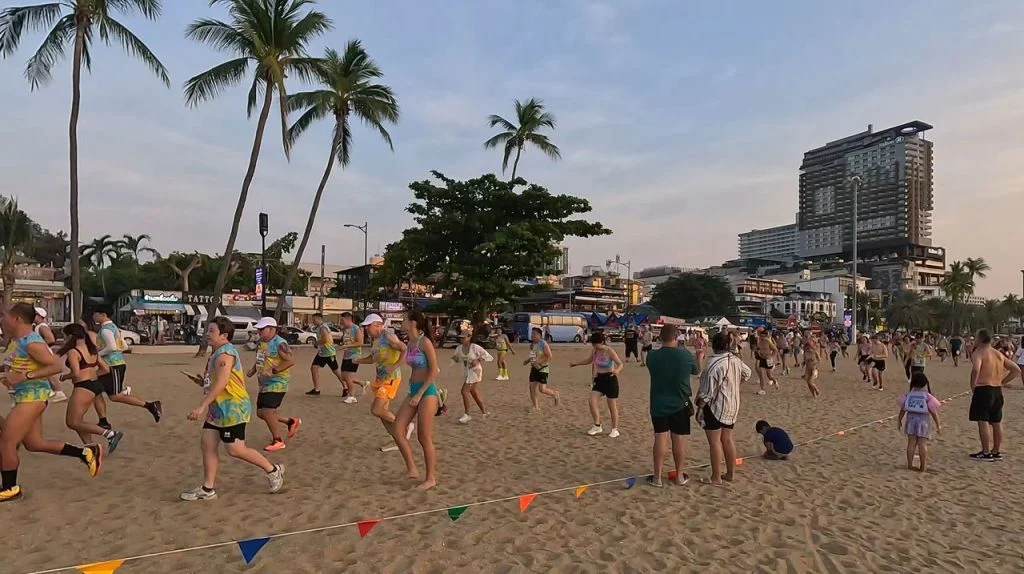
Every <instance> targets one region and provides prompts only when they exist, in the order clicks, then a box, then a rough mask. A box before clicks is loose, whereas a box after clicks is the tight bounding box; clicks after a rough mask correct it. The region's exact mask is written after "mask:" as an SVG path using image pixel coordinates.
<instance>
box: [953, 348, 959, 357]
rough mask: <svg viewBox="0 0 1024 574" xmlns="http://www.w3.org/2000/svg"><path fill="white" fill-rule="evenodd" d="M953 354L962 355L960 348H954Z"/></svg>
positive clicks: (955, 355)
mask: <svg viewBox="0 0 1024 574" xmlns="http://www.w3.org/2000/svg"><path fill="white" fill-rule="evenodd" d="M953 356H954V357H959V356H960V349H953Z"/></svg>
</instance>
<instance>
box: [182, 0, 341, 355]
mask: <svg viewBox="0 0 1024 574" xmlns="http://www.w3.org/2000/svg"><path fill="white" fill-rule="evenodd" d="M312 3H313V2H311V0H210V5H211V6H213V5H222V6H224V7H226V8H227V10H228V15H229V16H230V23H229V22H222V21H220V20H214V19H209V18H201V19H199V20H196V21H195V22H193V23H192V24H191V25H189V27H188V30H187V31H186V33H185V35H186V36H187V37H188V38H191V39H193V40H195V41H197V42H200V43H202V44H207V45H209V46H210V47H212V48H214V49H215V50H217V51H220V52H227V53H229V54H231V55H233V56H234V58H233V59H231V60H228V61H226V62H224V63H221V64H218V65H216V66H214V67H212V68H210V69H209V70H207V71H205V72H203V73H201V74H199V75H198V76H195V77H194V78H192V79H190V80H188V81H187V82H185V99H186V100H187V101H188V103H189V105H190V106H196V105H198V104H199V103H201V102H205V101H208V100H212V99H213V98H214V97H216V96H217V95H219V94H220V93H221V92H222V91H223V90H224V89H225V88H227V87H229V86H233V85H235V84H238V83H240V82H241V81H242V80H243V79H244V78H245V76H246V74H247V73H248V72H249V67H250V65H252V66H254V67H255V73H254V74H253V76H252V85H251V87H250V88H249V97H248V102H247V107H246V111H247V113H248V114H249V117H252V112H253V110H255V109H256V107H257V105H258V104H257V101H256V100H257V97H258V95H259V93H260V91H262V92H263V104H262V105H261V106H260V115H259V119H258V120H257V123H256V135H255V136H254V138H253V143H252V151H251V153H250V154H249V167H248V169H246V172H245V177H244V178H243V179H242V190H241V192H240V193H239V194H238V203H237V205H236V206H235V216H234V219H233V220H232V222H231V233H230V234H229V235H228V243H227V246H226V247H225V248H224V260H223V262H222V263H221V267H220V272H219V273H218V274H217V282H216V284H215V285H214V288H213V289H214V298H213V302H212V303H211V304H210V307H209V310H208V311H207V312H208V314H209V316H210V317H213V316H214V315H215V314H216V310H217V305H218V304H219V300H220V295H221V293H222V292H223V291H224V284H225V283H226V282H227V279H228V271H229V270H230V269H231V256H232V254H233V253H234V252H235V239H236V238H237V237H238V227H239V225H240V224H241V221H242V213H243V212H244V211H245V201H246V199H247V198H248V196H249V186H250V185H251V184H252V179H253V176H254V175H255V173H256V164H257V162H258V161H259V157H260V146H261V145H262V144H263V132H264V130H265V129H266V127H267V118H268V117H269V116H270V108H271V106H272V104H273V100H274V94H275V93H276V94H277V95H278V105H279V107H280V108H281V139H282V143H283V145H284V152H285V156H286V157H287V156H289V142H288V137H287V122H288V93H287V90H286V89H285V85H284V81H285V78H286V77H287V76H288V75H289V73H290V72H291V73H294V74H295V75H297V76H298V77H299V78H300V79H304V80H306V79H311V78H313V77H315V76H316V71H317V64H316V63H317V60H316V59H315V58H309V57H307V55H306V46H307V45H308V44H309V42H310V41H312V40H313V39H314V38H316V37H318V36H320V35H321V34H324V33H325V32H327V31H328V30H330V29H331V21H330V19H328V18H327V16H325V15H324V14H322V13H320V12H317V11H315V10H309V11H307V12H303V10H304V9H305V8H306V7H307V6H308V5H310V4H312ZM205 350H206V349H205V343H204V344H203V345H202V346H200V349H199V353H200V354H201V353H203V352H205Z"/></svg>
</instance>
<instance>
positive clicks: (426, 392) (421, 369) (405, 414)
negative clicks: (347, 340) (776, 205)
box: [367, 311, 440, 490]
mask: <svg viewBox="0 0 1024 574" xmlns="http://www.w3.org/2000/svg"><path fill="white" fill-rule="evenodd" d="M373 317H376V316H375V315H371V316H370V317H367V320H370V319H371V318H373ZM377 318H378V319H379V317H377ZM403 326H404V327H405V332H406V333H408V335H409V347H408V349H406V351H405V362H406V364H407V365H409V366H410V367H412V375H410V378H409V396H408V397H406V399H405V402H403V403H402V406H401V407H400V408H399V409H398V417H396V422H395V428H396V431H397V432H392V436H393V437H394V438H395V443H396V444H397V446H398V450H399V451H401V453H402V459H403V460H404V461H405V467H406V470H408V471H409V478H412V479H419V477H420V474H419V471H418V470H417V469H416V460H415V459H414V458H413V455H412V445H411V444H410V443H409V439H410V437H412V433H413V431H414V430H418V431H419V432H418V433H417V436H418V438H419V441H420V446H421V447H422V448H423V466H424V467H425V470H426V477H424V479H423V482H421V483H420V485H419V486H417V487H416V488H417V489H418V490H430V489H431V488H433V487H434V486H436V485H437V456H436V454H435V451H434V416H435V415H436V413H437V409H438V403H439V401H440V396H439V393H438V391H437V387H436V386H435V385H434V377H435V376H436V375H437V372H438V368H437V355H436V353H435V351H434V343H433V342H431V340H430V335H429V333H430V331H429V326H428V325H427V318H426V317H425V316H424V315H423V313H421V312H420V311H412V312H410V313H409V314H408V315H406V318H405V322H404V324H403ZM379 368H380V367H378V369H379ZM374 403H375V404H376V401H374ZM414 418H415V419H417V420H418V421H419V424H418V425H416V424H413V423H412V420H413V419H414ZM386 426H387V425H385V427H386ZM403 430H405V432H404V433H403V432H402V431H403Z"/></svg>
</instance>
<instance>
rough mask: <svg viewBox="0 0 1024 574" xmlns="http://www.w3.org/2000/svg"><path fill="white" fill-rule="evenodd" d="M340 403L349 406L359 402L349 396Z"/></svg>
mask: <svg viewBox="0 0 1024 574" xmlns="http://www.w3.org/2000/svg"><path fill="white" fill-rule="evenodd" d="M341 402H343V403H345V404H346V405H351V404H353V403H357V402H359V399H357V398H355V397H353V396H352V395H349V396H347V397H345V398H344V399H342V400H341Z"/></svg>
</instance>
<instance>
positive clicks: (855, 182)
mask: <svg viewBox="0 0 1024 574" xmlns="http://www.w3.org/2000/svg"><path fill="white" fill-rule="evenodd" d="M861 181H862V180H861V178H860V176H859V175H855V176H853V177H851V178H850V184H851V187H852V188H853V296H852V297H851V298H850V299H851V303H852V308H851V309H850V329H851V331H850V341H851V342H852V343H853V344H855V345H856V344H857V277H858V275H857V195H858V193H859V192H860V184H861Z"/></svg>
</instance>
